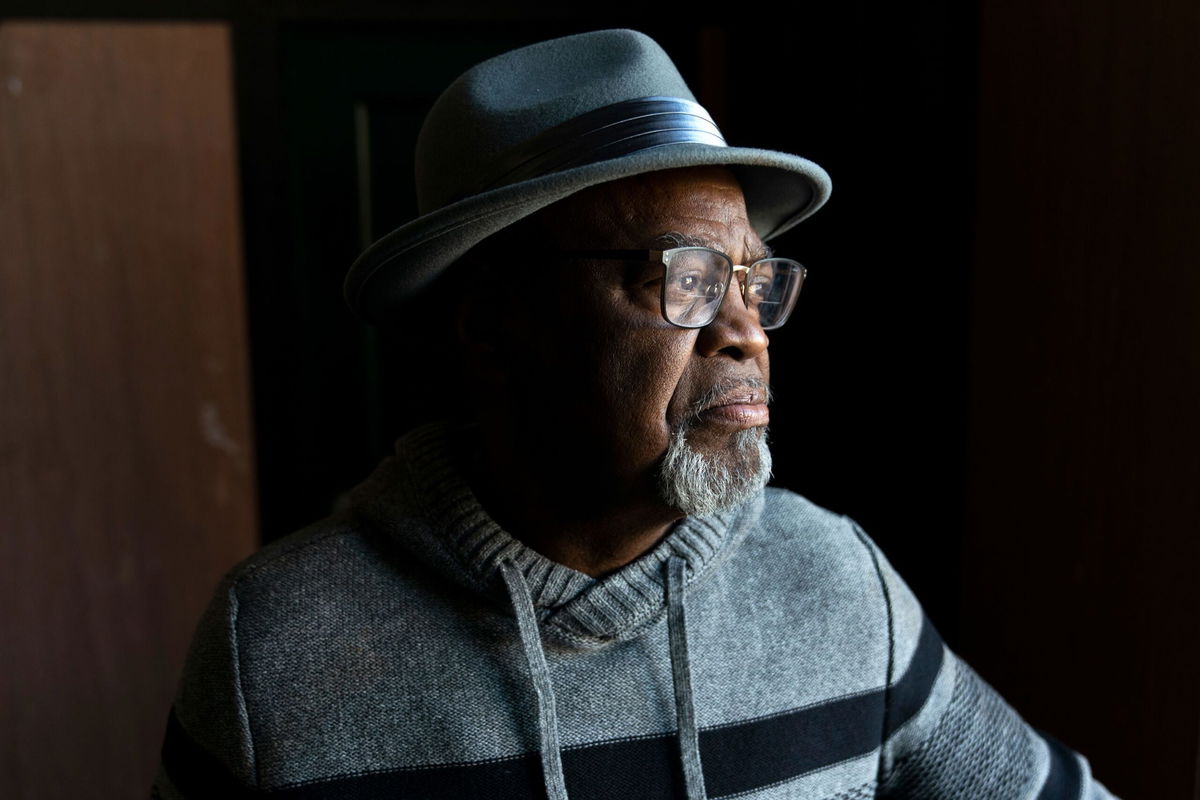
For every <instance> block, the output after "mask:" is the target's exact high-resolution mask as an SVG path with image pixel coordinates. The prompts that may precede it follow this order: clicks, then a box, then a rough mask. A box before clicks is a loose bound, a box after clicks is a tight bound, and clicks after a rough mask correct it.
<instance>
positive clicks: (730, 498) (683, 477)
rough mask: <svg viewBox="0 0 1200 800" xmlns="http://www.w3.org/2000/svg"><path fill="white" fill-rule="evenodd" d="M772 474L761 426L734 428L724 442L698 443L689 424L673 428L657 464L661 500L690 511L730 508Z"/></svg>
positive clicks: (697, 513)
mask: <svg viewBox="0 0 1200 800" xmlns="http://www.w3.org/2000/svg"><path fill="white" fill-rule="evenodd" d="M770 479H771V450H770V448H769V447H768V446H767V429H766V428H765V427H759V428H747V429H745V430H740V431H737V432H736V433H734V434H733V435H732V436H730V438H729V442H728V445H727V446H726V447H724V448H719V449H717V450H712V449H710V448H707V447H706V448H697V447H694V446H693V445H692V444H691V443H690V442H689V441H688V427H687V426H683V425H680V426H677V427H675V428H673V429H672V431H671V437H670V441H669V443H668V445H667V452H666V453H665V454H664V455H663V458H662V462H661V463H660V465H659V469H658V492H659V495H660V497H661V498H662V500H663V501H664V502H665V503H666V504H667V505H669V506H670V507H671V508H674V509H676V510H678V511H680V512H682V513H684V514H687V515H689V516H702V515H705V514H713V513H715V512H718V511H723V510H725V509H729V508H733V507H735V506H739V505H741V504H742V503H744V502H745V501H746V500H748V499H750V498H751V497H753V496H755V495H756V494H758V493H759V492H760V491H762V488H763V487H764V486H766V485H767V481H769V480H770Z"/></svg>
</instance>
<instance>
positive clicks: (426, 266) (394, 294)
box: [345, 30, 831, 322]
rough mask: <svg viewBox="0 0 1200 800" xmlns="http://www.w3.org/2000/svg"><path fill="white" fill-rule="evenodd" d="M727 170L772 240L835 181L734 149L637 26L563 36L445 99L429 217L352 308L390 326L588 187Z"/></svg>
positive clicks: (383, 258)
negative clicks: (684, 170)
mask: <svg viewBox="0 0 1200 800" xmlns="http://www.w3.org/2000/svg"><path fill="white" fill-rule="evenodd" d="M705 165H725V166H729V167H730V168H731V169H733V171H734V172H735V174H736V176H737V178H738V180H739V181H740V182H741V185H742V191H743V193H744V194H745V197H746V208H747V212H748V214H749V218H750V222H751V224H752V225H753V226H754V228H755V230H756V232H757V233H758V235H759V236H761V237H762V238H763V239H764V240H767V239H770V238H772V237H774V236H777V235H779V234H781V233H783V232H784V231H786V230H787V229H789V228H791V227H792V226H793V225H795V224H796V223H797V222H799V221H800V220H802V219H804V218H805V217H807V216H809V215H810V214H812V213H813V212H814V211H816V210H817V209H818V208H820V207H821V206H822V205H823V204H824V203H825V201H826V199H828V197H829V192H830V188H831V185H830V181H829V175H827V174H826V172H825V170H823V169H821V168H820V167H819V166H817V165H816V164H814V163H813V162H811V161H809V160H807V159H804V158H800V157H799V156H794V155H789V154H787V153H778V152H774V151H771V150H756V149H752V148H744V147H730V146H728V145H727V144H726V143H725V139H724V137H723V136H722V135H721V132H720V131H719V130H718V129H717V126H716V125H715V124H714V123H713V121H712V118H711V117H710V116H709V114H708V112H707V111H705V110H704V108H703V107H701V106H700V105H698V104H697V103H696V100H695V97H693V96H692V93H691V91H690V90H689V89H688V87H687V84H685V83H684V81H683V78H682V77H680V75H679V71H678V70H677V69H676V68H675V65H674V64H673V63H671V59H670V58H669V57H668V56H667V54H666V53H665V52H664V51H663V49H662V48H661V47H659V45H658V43H657V42H655V41H654V40H653V39H651V38H649V37H648V36H646V35H645V34H642V33H638V32H637V31H631V30H606V31H595V32H592V33H582V34H578V35H575V36H566V37H563V38H561V39H551V40H550V41H546V42H539V43H538V44H533V45H530V46H528V47H523V48H520V49H518V50H513V51H511V52H508V53H504V54H502V55H499V56H496V57H495V58H492V59H489V60H487V61H484V62H483V63H481V64H478V65H476V66H475V67H472V68H471V69H469V70H467V72H465V73H463V74H462V75H461V76H459V78H458V79H457V80H456V81H454V83H452V84H451V85H450V87H449V88H448V89H446V91H445V92H443V93H442V95H441V97H439V98H438V99H437V102H435V103H434V105H433V108H432V109H431V110H430V112H429V114H428V116H426V118H425V123H424V124H423V125H422V127H421V132H420V135H419V136H418V138H417V150H416V182H417V206H418V209H419V211H420V214H421V216H420V217H418V218H417V219H415V220H413V221H412V222H409V223H408V224H406V225H403V226H401V227H399V228H397V229H396V230H394V231H392V232H391V233H389V234H387V235H386V236H384V237H383V238H381V239H379V240H378V241H376V242H375V243H374V244H372V245H371V246H370V247H368V248H367V249H366V250H365V251H364V252H363V253H362V255H360V256H359V257H358V259H357V260H356V261H355V262H354V265H353V266H352V267H351V268H350V272H349V274H348V275H347V276H346V283H345V296H346V302H347V303H349V304H350V308H351V309H353V310H354V312H355V313H356V314H358V315H359V316H360V317H362V318H364V319H366V320H368V321H371V322H381V321H384V320H386V319H387V318H388V315H389V312H392V311H394V310H395V309H396V308H397V306H398V305H400V304H401V303H403V302H404V301H406V300H409V299H411V298H412V297H414V296H415V295H417V294H419V293H420V292H421V291H422V290H423V289H424V288H426V287H427V286H429V284H431V283H432V282H433V281H434V280H435V279H436V278H437V277H438V276H439V275H440V274H441V273H443V272H444V271H445V270H446V269H447V268H448V267H450V266H451V265H452V264H453V263H454V262H455V261H457V260H458V259H459V258H461V257H462V256H463V255H464V254H465V253H466V252H467V251H468V250H470V249H471V248H472V247H474V246H475V245H476V244H478V243H479V242H481V241H483V240H484V239H486V238H487V237H489V236H491V235H492V234H495V233H497V232H499V231H500V230H502V229H504V228H505V227H507V226H509V225H512V224H513V223H514V222H517V221H518V220H520V219H523V218H524V217H527V216H529V215H530V214H532V213H534V212H535V211H538V210H540V209H542V208H545V207H546V206H548V205H550V204H552V203H555V202H557V201H559V200H562V199H563V198H565V197H567V196H568V195H571V194H573V193H574V192H578V191H579V190H581V189H585V188H587V187H589V186H594V185H596V184H600V183H605V182H607V181H612V180H617V179H619V178H625V177H629V176H631V175H638V174H641V173H645V172H653V171H656V170H664V169H675V168H679V167H695V166H705Z"/></svg>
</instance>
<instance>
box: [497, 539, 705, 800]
mask: <svg viewBox="0 0 1200 800" xmlns="http://www.w3.org/2000/svg"><path fill="white" fill-rule="evenodd" d="M685 566H686V563H685V562H684V560H683V559H682V558H680V557H679V556H672V557H671V559H670V560H669V561H668V562H667V635H668V639H669V645H670V654H671V679H672V681H673V682H674V684H675V720H676V727H677V728H678V731H679V752H680V759H681V760H682V764H683V784H684V791H685V794H686V796H687V800H706V798H707V795H706V794H705V790H704V770H703V767H702V766H701V763H700V735H699V730H698V729H697V727H696V707H695V704H694V700H693V696H692V677H691V665H690V662H689V659H688V644H687V618H686V615H685V613H684V605H683V593H684V567H685ZM500 574H501V575H502V576H503V578H504V584H505V586H507V587H508V599H509V602H511V603H512V606H513V611H514V612H515V613H516V615H517V630H518V632H519V633H520V636H521V649H522V651H523V652H524V654H525V661H526V663H527V664H528V665H529V674H530V677H531V678H532V680H533V689H534V692H535V693H536V694H537V705H538V740H539V747H540V748H541V756H542V780H543V781H544V782H545V785H546V796H547V798H548V800H567V786H566V781H565V780H564V779H563V768H562V744H561V742H560V740H559V732H558V713H557V711H556V709H555V706H554V687H553V685H552V684H551V682H550V668H549V667H548V666H546V651H545V650H544V649H542V636H541V634H540V633H539V632H538V623H537V616H536V614H535V612H534V608H533V596H532V594H530V592H529V584H528V583H526V581H525V576H524V574H522V573H521V570H519V569H517V567H516V566H515V565H514V564H513V563H512V562H510V561H504V562H502V563H501V564H500Z"/></svg>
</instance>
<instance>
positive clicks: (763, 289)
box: [746, 275, 773, 301]
mask: <svg viewBox="0 0 1200 800" xmlns="http://www.w3.org/2000/svg"><path fill="white" fill-rule="evenodd" d="M772 283H773V281H772V280H771V278H769V277H767V276H766V275H755V276H752V277H751V278H750V282H749V283H748V284H746V297H747V298H750V299H753V300H755V301H761V300H763V299H764V298H765V297H766V296H767V294H768V293H769V292H770V291H771V284H772Z"/></svg>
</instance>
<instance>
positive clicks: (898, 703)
mask: <svg viewBox="0 0 1200 800" xmlns="http://www.w3.org/2000/svg"><path fill="white" fill-rule="evenodd" d="M943 650H944V648H943V647H942V637H941V636H939V635H938V632H937V629H936V628H934V627H933V623H932V622H930V621H929V618H928V617H926V618H924V619H923V620H922V621H921V635H920V637H919V638H918V639H917V648H916V650H914V651H913V656H912V660H910V661H909V662H908V668H907V669H906V670H905V671H904V676H903V677H902V678H900V680H898V681H896V684H895V685H894V686H893V687H892V691H891V692H890V693H889V696H888V713H887V724H886V727H885V729H884V731H883V738H884V740H887V739H889V738H891V735H892V734H893V733H895V732H896V730H897V729H898V728H899V727H900V726H901V725H903V724H904V723H906V722H908V721H909V720H910V719H912V718H913V717H914V716H916V714H917V712H918V711H920V710H921V707H922V706H924V705H925V701H926V700H928V699H929V693H930V692H932V691H933V683H934V681H936V680H937V676H938V673H939V672H941V670H942V658H943Z"/></svg>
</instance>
